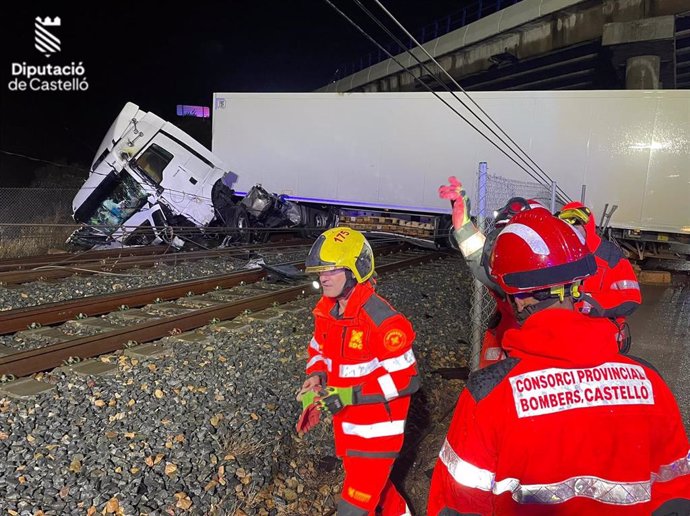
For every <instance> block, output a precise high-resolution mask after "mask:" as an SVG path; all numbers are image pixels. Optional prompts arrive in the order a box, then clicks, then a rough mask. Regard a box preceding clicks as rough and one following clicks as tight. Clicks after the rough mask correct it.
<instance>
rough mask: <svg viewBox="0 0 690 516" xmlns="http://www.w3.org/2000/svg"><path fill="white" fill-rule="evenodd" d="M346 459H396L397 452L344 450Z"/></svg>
mask: <svg viewBox="0 0 690 516" xmlns="http://www.w3.org/2000/svg"><path fill="white" fill-rule="evenodd" d="M345 455H346V456H347V457H368V458H370V459H397V458H398V452H380V451H361V450H346V451H345Z"/></svg>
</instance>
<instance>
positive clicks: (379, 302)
mask: <svg viewBox="0 0 690 516" xmlns="http://www.w3.org/2000/svg"><path fill="white" fill-rule="evenodd" d="M363 308H364V311H365V312H366V314H367V315H368V316H369V317H371V320H372V321H374V324H375V325H376V326H381V324H382V323H383V322H384V321H385V320H386V319H388V318H390V317H393V316H394V315H395V314H397V313H398V312H396V311H395V310H393V309H392V308H391V306H390V305H389V304H388V303H386V302H385V301H384V300H383V299H381V298H380V297H379V296H378V295H377V294H374V295H372V296H371V297H370V298H369V300H368V301H367V302H366V303H364V307H363Z"/></svg>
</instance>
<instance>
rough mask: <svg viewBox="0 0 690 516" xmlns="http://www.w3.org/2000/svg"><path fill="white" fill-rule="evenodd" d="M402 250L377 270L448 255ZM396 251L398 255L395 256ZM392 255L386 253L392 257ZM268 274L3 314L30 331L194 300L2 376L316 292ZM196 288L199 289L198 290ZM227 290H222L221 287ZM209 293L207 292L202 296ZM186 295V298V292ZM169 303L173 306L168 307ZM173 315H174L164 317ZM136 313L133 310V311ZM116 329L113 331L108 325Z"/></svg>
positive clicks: (63, 341)
mask: <svg viewBox="0 0 690 516" xmlns="http://www.w3.org/2000/svg"><path fill="white" fill-rule="evenodd" d="M401 249H402V247H401V246H386V247H385V248H384V249H377V250H376V251H375V252H376V253H377V262H378V264H377V271H378V272H379V273H380V274H386V273H388V272H393V271H396V270H400V269H402V268H406V267H412V266H415V265H418V264H421V263H425V262H428V261H431V260H434V259H438V258H440V257H441V256H443V255H444V253H441V252H422V251H415V250H401ZM393 251H396V252H395V253H393ZM389 252H390V253H392V254H390V255H386V253H389ZM265 276H266V271H263V270H262V271H250V272H245V273H236V274H231V275H226V276H224V277H222V278H208V279H206V280H198V281H197V280H195V281H194V282H186V283H185V284H184V285H181V284H178V285H174V284H173V285H164V286H161V287H156V288H152V289H139V292H137V291H130V292H124V293H120V294H116V295H109V296H98V297H94V298H88V299H83V300H74V301H70V302H68V303H55V304H53V305H54V306H51V305H47V306H42V307H35V308H31V309H20V310H13V311H10V312H6V313H4V314H2V315H1V318H0V328H2V331H3V333H7V332H12V331H17V329H19V328H21V327H25V325H26V324H27V321H30V320H31V321H30V322H38V321H41V320H43V321H44V324H53V323H55V322H61V321H64V320H65V319H66V318H68V317H73V316H75V315H77V314H78V313H83V311H82V310H86V313H89V315H95V314H96V313H106V312H108V311H109V310H112V309H113V307H117V306H121V302H122V300H123V299H127V296H131V299H132V301H130V303H131V304H133V305H136V306H143V305H146V303H149V302H151V301H153V300H154V299H163V297H162V296H165V298H166V299H173V298H174V297H176V296H178V295H179V294H180V292H184V293H185V294H186V293H187V292H190V291H192V292H193V293H194V294H196V295H193V296H186V297H184V298H182V299H181V300H180V301H179V303H178V304H175V305H174V306H171V305H173V304H172V303H163V304H160V303H158V304H154V305H152V310H154V311H156V312H158V315H153V316H151V315H149V314H146V313H145V311H140V312H139V314H136V315H141V319H142V321H141V322H137V323H136V324H132V325H128V326H126V327H116V326H115V325H114V324H112V325H110V324H109V323H108V324H104V323H103V324H100V325H99V326H100V330H102V331H99V333H98V334H97V335H91V336H84V337H81V336H77V337H70V336H67V335H65V337H64V338H62V337H59V336H57V334H56V333H55V330H53V329H51V331H53V333H52V337H53V338H57V340H59V342H57V343H54V344H50V345H47V346H43V347H40V348H37V349H29V350H24V351H18V352H14V353H11V354H8V355H6V356H3V357H0V374H4V375H12V376H14V377H22V376H27V375H30V374H33V373H37V372H40V371H46V370H48V369H52V368H54V367H57V366H59V365H61V364H62V363H63V362H64V361H65V360H68V359H70V358H74V357H78V358H80V359H83V358H89V357H94V356H98V355H102V354H105V353H110V352H112V351H115V350H117V349H122V348H124V347H126V346H127V343H128V342H132V341H135V342H138V343H145V342H150V341H154V340H157V339H161V338H163V337H166V336H169V335H171V334H176V333H180V332H184V331H189V330H193V329H196V328H199V327H202V326H205V325H207V324H209V323H211V322H214V321H224V320H230V319H233V318H235V317H237V316H239V315H241V314H244V313H246V312H248V311H250V312H257V311H260V310H264V309H267V308H270V307H272V306H274V305H276V304H282V303H287V302H290V301H293V300H296V299H298V298H300V297H302V296H304V295H309V294H312V293H316V292H317V290H315V289H314V288H313V287H312V285H311V282H307V281H299V282H292V283H289V284H277V283H276V284H270V283H266V282H260V280H261V279H262V278H264V277H265ZM249 281H254V282H256V283H254V284H253V285H247V286H246V288H245V291H244V292H241V293H238V292H234V290H233V289H232V287H235V286H238V285H242V283H247V282H249ZM192 284H193V288H194V289H195V290H192ZM217 286H221V287H222V289H221V290H217V289H216V287H217ZM202 290H205V291H206V293H203V294H199V292H202ZM183 295H184V294H183ZM165 305H167V306H165ZM166 311H167V313H169V314H170V315H161V314H165V313H166ZM130 312H131V311H130ZM134 319H136V317H134ZM109 325H110V326H111V327H108V326H109Z"/></svg>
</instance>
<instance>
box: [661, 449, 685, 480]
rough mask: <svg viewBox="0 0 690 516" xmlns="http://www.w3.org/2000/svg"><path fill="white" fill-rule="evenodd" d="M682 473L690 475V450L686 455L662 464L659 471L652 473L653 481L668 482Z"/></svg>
mask: <svg viewBox="0 0 690 516" xmlns="http://www.w3.org/2000/svg"><path fill="white" fill-rule="evenodd" d="M682 475H690V451H688V454H687V455H686V456H685V457H681V458H680V459H678V460H676V461H673V462H672V463H671V464H668V465H666V466H661V467H660V468H659V472H658V473H654V474H652V482H668V481H669V480H673V479H674V478H678V477H680V476H682Z"/></svg>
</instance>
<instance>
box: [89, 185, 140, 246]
mask: <svg viewBox="0 0 690 516" xmlns="http://www.w3.org/2000/svg"><path fill="white" fill-rule="evenodd" d="M147 197H148V196H147V194H146V193H145V192H144V190H142V188H141V186H139V183H137V182H136V180H135V179H134V178H133V177H132V176H130V175H129V174H122V181H121V182H119V183H118V184H117V186H115V188H114V189H113V190H112V192H111V193H110V195H108V196H107V197H105V198H104V199H103V200H102V201H101V203H100V204H99V205H98V206H97V207H96V210H95V211H94V213H93V215H92V216H91V218H90V219H89V220H88V222H87V224H90V225H93V226H99V227H100V228H101V230H102V231H103V232H104V233H106V234H111V233H113V232H114V231H115V230H116V229H117V228H118V227H119V226H121V225H122V223H123V222H124V221H125V220H127V219H128V218H129V217H130V216H132V214H133V213H135V212H137V211H139V210H140V209H141V207H142V206H143V205H144V203H145V202H146V199H147Z"/></svg>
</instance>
